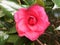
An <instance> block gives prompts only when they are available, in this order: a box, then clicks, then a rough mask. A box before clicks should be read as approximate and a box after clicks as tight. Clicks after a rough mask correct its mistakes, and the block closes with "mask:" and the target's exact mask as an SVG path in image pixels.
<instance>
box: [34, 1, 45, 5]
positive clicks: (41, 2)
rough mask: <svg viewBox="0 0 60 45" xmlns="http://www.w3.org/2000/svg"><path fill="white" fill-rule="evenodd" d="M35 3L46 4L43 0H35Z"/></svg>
mask: <svg viewBox="0 0 60 45" xmlns="http://www.w3.org/2000/svg"><path fill="white" fill-rule="evenodd" d="M35 3H37V4H39V5H40V6H44V1H43V0H35ZM35 3H34V4H35Z"/></svg>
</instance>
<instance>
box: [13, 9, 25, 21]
mask: <svg viewBox="0 0 60 45" xmlns="http://www.w3.org/2000/svg"><path fill="white" fill-rule="evenodd" d="M25 13H26V9H25V8H21V9H19V10H18V11H17V12H16V13H15V15H14V19H15V22H19V20H21V19H23V18H25V16H26V15H25Z"/></svg>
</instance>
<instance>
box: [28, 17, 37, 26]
mask: <svg viewBox="0 0 60 45" xmlns="http://www.w3.org/2000/svg"><path fill="white" fill-rule="evenodd" d="M36 23H37V19H36V17H34V16H30V17H29V19H28V24H29V25H32V26H33V25H35V24H36Z"/></svg>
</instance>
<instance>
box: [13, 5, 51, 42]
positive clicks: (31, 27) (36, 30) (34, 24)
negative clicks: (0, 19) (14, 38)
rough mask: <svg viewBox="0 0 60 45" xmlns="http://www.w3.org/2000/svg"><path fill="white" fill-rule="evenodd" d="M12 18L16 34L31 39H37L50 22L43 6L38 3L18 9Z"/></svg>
mask: <svg viewBox="0 0 60 45" xmlns="http://www.w3.org/2000/svg"><path fill="white" fill-rule="evenodd" d="M14 19H15V22H16V30H17V32H18V35H19V36H20V37H23V36H25V37H27V38H28V39H30V40H31V41H35V40H37V38H38V37H39V36H41V35H42V34H43V33H44V32H45V30H46V28H47V27H48V26H49V24H50V23H49V21H48V16H47V14H46V12H45V10H44V7H42V6H39V5H38V4H35V5H32V6H30V7H29V8H21V9H19V10H18V11H17V12H16V13H15V15H14Z"/></svg>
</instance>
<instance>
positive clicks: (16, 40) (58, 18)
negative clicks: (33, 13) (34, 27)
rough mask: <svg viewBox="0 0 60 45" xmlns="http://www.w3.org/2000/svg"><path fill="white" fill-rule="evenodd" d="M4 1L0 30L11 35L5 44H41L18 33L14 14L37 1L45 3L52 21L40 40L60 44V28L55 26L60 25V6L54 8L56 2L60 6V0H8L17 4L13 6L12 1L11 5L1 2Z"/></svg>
mask: <svg viewBox="0 0 60 45" xmlns="http://www.w3.org/2000/svg"><path fill="white" fill-rule="evenodd" d="M2 1H3V0H0V31H3V32H5V33H7V34H8V35H9V38H8V39H7V40H6V42H5V44H4V45H39V44H38V43H37V42H36V41H34V42H31V41H30V40H28V39H26V38H25V37H23V38H21V37H19V36H18V35H17V32H16V29H15V21H14V18H13V14H14V12H15V11H16V10H18V9H19V8H22V7H28V6H29V5H32V4H34V3H36V2H38V3H39V4H40V5H42V6H44V5H45V6H44V7H45V9H46V12H47V14H48V16H49V20H50V22H51V24H50V26H49V28H48V29H47V31H46V32H45V33H44V34H43V35H42V36H41V37H40V38H39V40H41V41H42V42H43V43H46V44H47V45H60V32H59V30H55V28H57V27H59V26H60V8H56V9H54V10H53V7H54V5H55V4H56V5H57V6H58V7H60V0H53V1H52V0H43V1H36V0H31V1H30V0H7V1H9V2H10V3H11V2H13V3H14V4H16V5H14V6H11V5H13V4H12V3H11V5H9V4H8V3H7V4H5V2H4V4H1V3H2ZM4 6H5V7H4ZM6 7H7V8H6Z"/></svg>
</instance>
